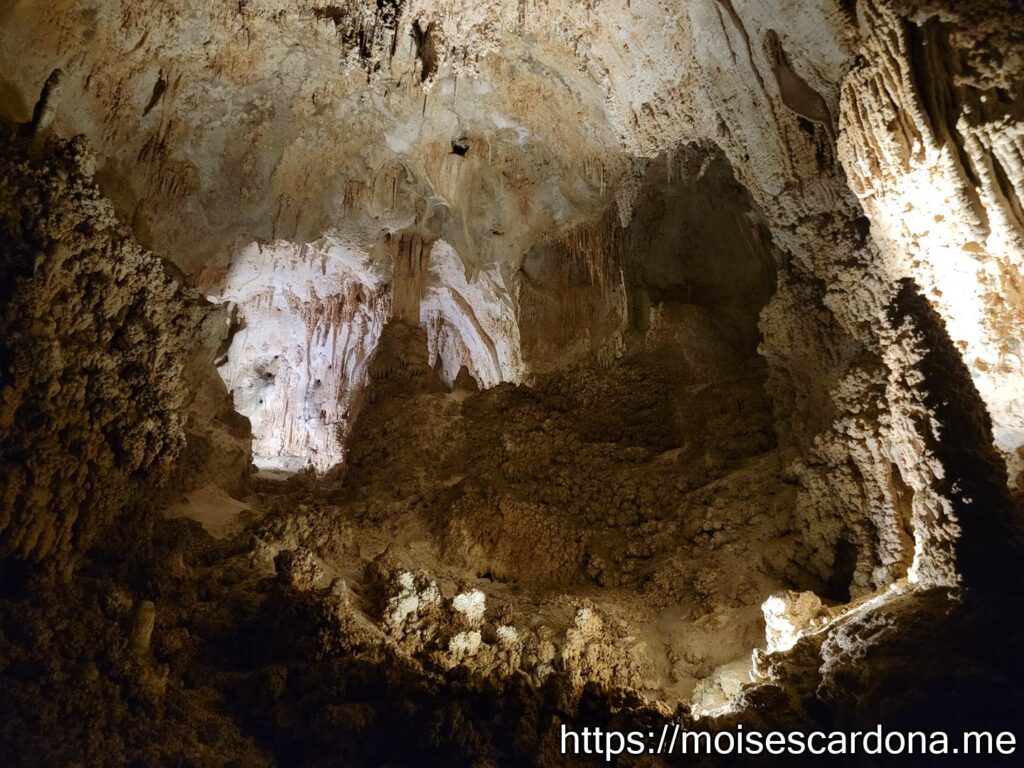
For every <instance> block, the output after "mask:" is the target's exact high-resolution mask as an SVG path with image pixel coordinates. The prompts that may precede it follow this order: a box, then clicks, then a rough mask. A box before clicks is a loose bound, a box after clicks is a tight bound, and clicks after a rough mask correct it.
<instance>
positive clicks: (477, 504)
mask: <svg viewBox="0 0 1024 768" xmlns="http://www.w3.org/2000/svg"><path fill="white" fill-rule="evenodd" d="M392 374H393V372H392ZM762 384H763V382H762V379H761V375H760V373H759V372H758V371H757V370H756V369H755V370H753V371H752V372H745V373H743V374H742V375H739V376H736V377H734V378H731V379H727V380H721V381H715V382H693V381H687V378H686V376H685V372H681V371H680V370H678V369H673V368H672V366H665V365H664V364H662V363H661V361H657V360H652V359H650V358H638V359H636V360H632V361H629V362H626V363H620V364H616V365H613V366H610V367H604V368H600V369H598V368H589V369H582V370H576V371H573V372H571V373H565V374H559V375H557V376H554V377H550V378H547V379H544V380H542V381H541V382H539V383H538V384H536V385H535V386H532V387H514V386H511V385H503V386H500V387H497V388H494V389H492V390H488V391H485V392H476V391H472V390H469V389H465V388H457V389H456V390H454V391H453V392H450V393H445V392H441V391H438V390H437V389H436V388H434V387H431V386H428V385H426V384H424V383H423V382H422V381H415V380H413V378H411V377H408V376H404V377H403V376H401V375H391V378H389V379H388V380H387V381H383V382H379V383H378V390H386V391H384V392H382V394H381V396H379V397H376V398H374V399H372V400H371V402H370V403H369V404H368V405H367V408H366V411H365V413H364V415H363V417H362V418H361V420H360V422H359V427H358V428H357V430H356V432H355V434H354V435H353V438H352V450H351V454H350V461H349V465H348V467H347V469H346V470H345V471H344V472H343V473H341V472H339V473H334V476H331V475H329V476H328V477H326V478H316V477H314V476H311V475H295V476H292V477H290V478H287V479H281V478H280V476H279V477H277V478H275V479H266V475H264V476H263V478H264V479H257V480H256V481H255V482H254V488H253V493H252V494H251V495H250V496H249V497H248V498H246V499H244V500H242V501H236V500H234V499H230V498H229V497H227V496H226V495H224V494H222V493H219V492H218V491H216V490H215V489H212V488H207V489H201V490H200V491H198V492H195V493H193V494H192V495H191V496H190V497H189V499H188V501H187V502H185V503H183V504H181V505H178V506H176V507H174V508H172V510H170V515H171V516H175V517H180V516H185V517H192V518H194V519H197V520H199V521H201V522H202V523H203V525H204V526H205V527H206V528H207V530H208V531H209V532H210V533H212V534H214V535H216V536H219V537H221V538H223V539H225V540H228V541H234V542H235V543H236V547H229V549H231V551H237V548H238V547H240V548H241V550H242V551H244V552H246V553H247V555H246V557H247V558H248V559H247V560H246V565H245V566H240V565H238V562H239V561H238V559H237V558H235V560H234V561H233V563H234V565H231V566H228V565H227V564H223V565H222V566H220V567H219V568H218V569H219V570H221V569H223V570H224V571H225V573H227V572H228V571H230V570H231V568H235V567H245V568H251V570H252V572H251V573H250V574H248V575H247V576H242V575H240V574H237V573H236V574H235V575H233V576H226V575H225V576H223V577H221V578H222V579H226V580H228V581H231V580H238V581H240V582H241V581H253V583H256V582H258V580H259V578H261V577H262V578H264V579H266V578H267V577H270V576H272V575H273V574H274V573H275V572H276V573H277V578H278V580H279V581H283V582H286V583H287V584H288V586H289V588H291V589H296V590H299V591H302V592H305V593H307V594H308V595H321V596H323V597H324V599H332V600H333V599H338V595H339V594H340V595H343V597H342V598H341V600H342V602H343V603H344V605H345V608H344V611H346V612H348V613H350V614H351V615H349V616H348V617H347V618H346V620H345V624H346V626H348V627H356V628H357V629H354V630H353V631H354V632H355V633H356V634H358V635H360V636H362V635H363V634H365V633H366V632H369V633H370V636H371V638H372V639H370V640H369V641H367V642H368V643H369V644H370V645H373V644H374V643H380V644H385V645H388V646H389V647H397V648H399V649H401V651H402V652H403V653H405V654H406V655H407V656H408V657H409V658H411V659H415V660H416V663H418V664H423V665H425V666H426V667H427V668H440V669H451V668H454V667H456V666H463V667H466V668H468V669H470V670H471V671H473V672H475V673H477V674H480V675H483V676H487V675H494V674H498V675H501V674H508V673H509V672H510V670H511V669H513V668H518V669H520V670H523V671H525V672H526V673H527V674H528V675H529V676H530V677H531V678H532V679H533V680H534V681H535V682H537V683H540V682H541V681H542V680H543V678H544V677H545V675H546V674H548V673H549V672H550V671H551V670H552V669H554V668H560V669H565V670H567V671H569V672H570V673H571V675H572V676H573V679H574V680H575V681H576V682H577V683H578V684H580V685H583V684H586V683H588V682H596V683H599V684H602V685H604V686H608V687H615V686H623V687H628V688H631V689H635V690H640V691H643V692H645V694H646V695H647V696H648V697H649V698H651V699H652V700H659V701H663V702H666V703H667V704H669V705H674V704H675V703H677V702H680V701H690V700H693V701H694V702H695V703H696V704H697V705H698V707H706V708H713V707H714V706H715V705H718V704H721V703H723V702H724V694H723V690H722V687H723V685H724V686H725V687H726V688H728V687H729V686H730V685H733V686H735V685H736V684H738V682H740V681H745V679H746V673H747V672H748V671H749V658H750V653H751V650H752V649H753V648H754V647H757V646H761V645H763V642H764V622H763V618H762V614H761V608H760V606H761V603H762V602H763V601H764V600H765V599H766V598H767V597H768V596H769V595H770V594H773V593H776V592H779V591H781V590H785V589H787V588H792V587H795V586H801V587H803V586H805V584H803V583H799V582H801V579H803V580H806V576H805V575H803V574H798V573H792V572H790V571H788V570H787V569H790V568H792V565H791V564H792V563H793V562H794V561H796V560H797V558H794V557H793V550H794V547H796V546H797V542H796V536H795V535H794V532H793V531H792V530H790V528H789V525H788V520H789V515H790V513H791V508H792V503H793V497H794V488H793V486H791V485H789V484H787V483H785V482H783V481H782V479H781V474H782V472H781V467H780V466H779V464H780V459H779V456H778V452H777V451H776V449H775V447H774V441H773V437H772V434H771V430H770V427H769V426H768V424H769V418H770V414H769V412H768V406H767V401H766V399H765V396H764V392H763V386H762ZM282 553H284V554H283V555H282ZM460 606H461V607H460ZM474 606H477V607H476V608H474ZM361 642H362V641H361ZM342 644H343V645H344V641H343V642H342ZM363 645H366V642H363ZM361 647H362V646H361ZM727 665H728V666H727ZM723 667H725V669H724V670H723V669H722V668H723ZM716 670H719V673H718V674H717V675H716V674H715V672H716ZM723 674H724V680H723ZM702 681H703V682H702ZM698 686H699V687H698ZM695 689H696V690H695Z"/></svg>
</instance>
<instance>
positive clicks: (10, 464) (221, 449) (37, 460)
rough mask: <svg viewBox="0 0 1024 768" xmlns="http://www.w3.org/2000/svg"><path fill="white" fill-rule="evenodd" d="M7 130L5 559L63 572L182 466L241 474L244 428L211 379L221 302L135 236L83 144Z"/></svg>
mask: <svg viewBox="0 0 1024 768" xmlns="http://www.w3.org/2000/svg"><path fill="white" fill-rule="evenodd" d="M3 131H4V156H3V158H2V166H3V171H4V172H3V177H4V184H3V189H2V192H0V194H2V195H3V198H2V201H0V211H2V216H3V220H2V227H3V231H2V233H0V238H2V243H3V253H2V255H0V258H2V269H3V273H2V276H0V277H2V282H3V285H4V296H3V320H2V325H0V330H2V336H3V390H2V402H3V417H2V422H0V423H2V426H3V443H2V446H3V447H2V456H3V468H2V488H3V490H2V494H0V496H2V498H3V504H2V507H3V513H2V514H3V517H2V526H0V529H2V532H3V545H2V555H3V557H4V559H5V561H11V560H13V561H20V562H24V563H29V564H36V563H40V562H43V561H46V562H48V563H50V564H54V565H55V566H56V567H57V568H59V569H65V568H68V567H69V566H70V565H73V564H74V561H75V559H76V558H79V557H80V556H81V555H82V554H83V553H84V551H85V550H86V549H88V548H89V547H90V546H91V545H92V544H94V543H95V542H96V540H97V538H98V537H100V536H102V535H103V534H104V533H105V532H106V529H107V527H108V526H110V524H111V523H112V522H113V521H114V520H115V519H116V518H117V516H118V515H119V513H121V512H122V511H123V510H124V509H125V508H126V507H128V506H130V505H132V504H134V503H138V502H140V501H141V500H142V499H144V498H145V496H146V494H147V493H152V492H153V491H154V490H155V489H157V488H159V487H160V486H162V485H165V484H167V483H168V482H169V481H170V480H172V479H175V475H176V474H177V480H178V482H179V483H181V482H185V483H189V484H193V483H196V482H199V481H200V480H201V477H202V475H203V474H204V472H205V471H207V470H204V469H203V468H202V464H203V463H209V464H212V465H213V468H214V471H217V470H220V477H219V479H220V480H221V481H222V482H224V483H226V484H227V485H228V486H229V487H232V488H238V487H241V486H243V485H244V483H245V476H246V471H247V463H248V462H247V456H248V453H249V448H248V429H247V426H246V425H245V424H244V422H243V421H242V420H241V419H240V418H239V417H238V416H237V414H234V413H233V411H232V409H231V404H230V401H229V400H228V399H227V398H226V397H225V393H224V390H223V386H222V385H220V382H219V381H217V380H216V378H215V377H212V376H211V375H210V374H211V373H212V369H211V366H210V363H211V361H212V354H213V349H215V348H216V345H217V343H219V341H220V333H221V331H220V329H219V328H218V316H217V314H216V313H214V312H213V311H212V308H211V307H209V305H207V304H206V303H205V302H204V301H203V300H202V298H201V297H200V296H199V295H198V294H197V293H196V292H195V290H194V289H192V288H190V287H188V286H187V285H186V284H185V283H183V282H182V280H181V278H180V276H179V275H178V274H177V273H176V271H175V270H174V269H173V267H169V266H167V265H166V264H164V263H163V262H162V261H161V260H160V259H158V258H157V257H155V256H153V255H152V254H150V253H147V252H145V251H143V250H142V249H140V248H139V247H138V245H136V244H135V242H134V241H133V240H132V239H131V236H130V235H129V234H128V232H127V231H126V230H125V228H124V227H123V226H122V225H121V224H120V223H119V222H118V220H117V218H116V216H115V215H114V211H113V210H112V209H111V207H110V205H109V203H108V202H107V201H106V200H105V199H104V198H103V197H102V196H101V194H100V192H99V190H98V189H97V188H96V186H95V184H94V183H93V182H92V173H93V168H94V166H95V158H94V156H93V155H92V153H91V151H90V150H89V149H88V148H87V146H86V143H85V142H84V141H83V140H74V141H71V142H54V143H53V144H51V145H50V146H47V147H45V148H43V149H41V150H39V152H38V153H34V154H33V156H32V157H30V156H29V152H28V140H27V139H24V138H21V137H18V136H17V135H16V133H15V131H14V130H13V129H12V128H11V127H10V126H4V128H3ZM204 366H205V368H204ZM199 409H202V410H199ZM194 411H199V412H198V413H196V412H194ZM213 417H220V418H221V419H223V420H222V421H221V422H219V425H215V424H213V423H212V421H211V419H212V418H213ZM183 451H186V452H187V453H189V454H191V458H192V460H193V462H194V463H193V464H192V466H190V467H189V469H188V472H187V475H188V476H187V478H184V477H183V476H182V475H181V474H179V473H177V468H176V460H177V459H178V458H179V456H180V455H181V454H182V452H183ZM225 473H226V474H225Z"/></svg>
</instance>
